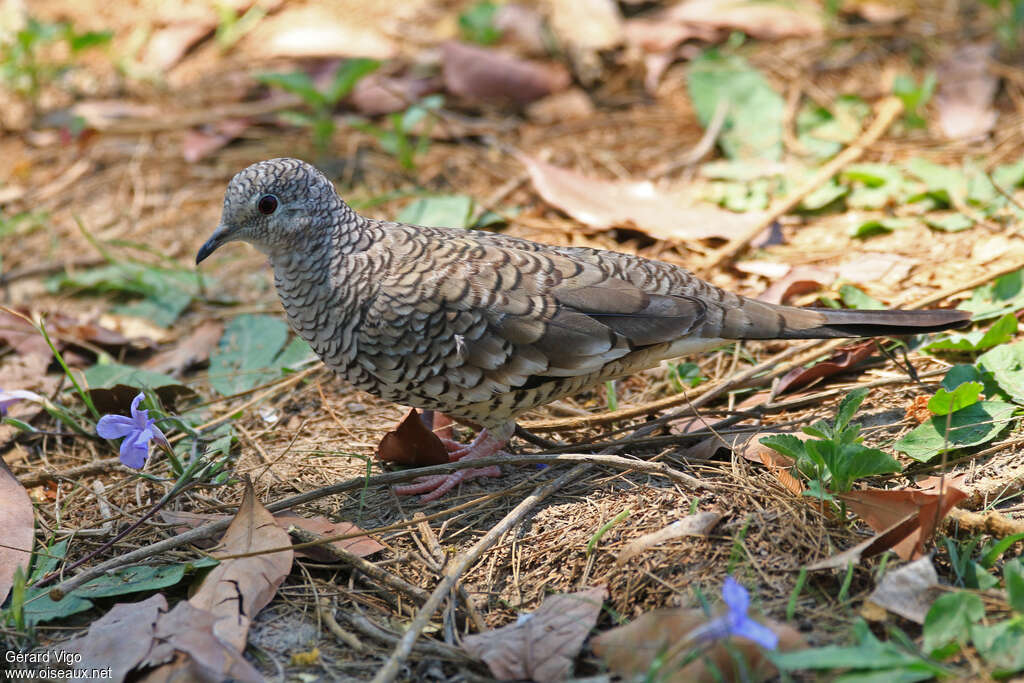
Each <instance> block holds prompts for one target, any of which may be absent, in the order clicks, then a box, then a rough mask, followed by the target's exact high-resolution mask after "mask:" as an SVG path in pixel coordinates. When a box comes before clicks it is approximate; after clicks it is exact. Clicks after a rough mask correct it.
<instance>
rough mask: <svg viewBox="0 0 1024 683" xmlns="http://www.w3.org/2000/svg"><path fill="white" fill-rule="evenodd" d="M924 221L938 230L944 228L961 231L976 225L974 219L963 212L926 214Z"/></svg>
mask: <svg viewBox="0 0 1024 683" xmlns="http://www.w3.org/2000/svg"><path fill="white" fill-rule="evenodd" d="M924 222H925V223H926V224H927V225H928V227H931V228H935V229H936V230H943V231H945V232H960V231H961V230H966V229H968V228H971V227H974V220H973V219H971V218H968V217H967V216H965V215H963V214H962V213H953V214H950V215H948V216H941V217H940V216H934V215H926V216H925V217H924Z"/></svg>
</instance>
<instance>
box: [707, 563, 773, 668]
mask: <svg viewBox="0 0 1024 683" xmlns="http://www.w3.org/2000/svg"><path fill="white" fill-rule="evenodd" d="M722 600H724V601H725V605H726V607H728V611H727V612H726V613H725V614H723V615H721V616H719V617H715V618H714V619H712V620H711V621H709V622H708V623H706V624H704V625H703V626H701V627H700V628H698V629H696V630H695V631H694V632H692V633H691V634H690V637H691V638H693V639H695V640H703V641H709V640H720V639H722V638H728V637H729V636H741V637H743V638H747V639H749V640H752V641H754V642H755V643H757V644H758V645H760V646H761V647H763V648H764V649H766V650H774V649H775V648H777V647H778V646H779V636H778V635H776V634H775V632H774V631H772V630H771V629H770V628H768V627H767V626H765V625H763V624H761V623H759V622H756V621H754V620H753V619H751V618H750V616H749V615H748V614H747V609H748V608H749V607H750V595H749V594H748V593H747V589H746V588H744V587H743V586H741V585H740V584H739V582H737V581H736V579H734V578H732V577H731V576H727V577H725V583H724V584H722Z"/></svg>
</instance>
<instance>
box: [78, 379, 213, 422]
mask: <svg viewBox="0 0 1024 683" xmlns="http://www.w3.org/2000/svg"><path fill="white" fill-rule="evenodd" d="M140 384H141V383H140ZM147 388H148V387H147ZM141 390H142V388H141V387H139V386H131V385H128V384H115V385H113V386H111V387H107V388H97V389H87V390H86V393H87V394H89V398H90V399H92V404H93V405H94V406H96V410H98V411H99V412H101V413H103V414H105V415H109V414H111V413H120V414H122V415H123V414H126V413H128V412H129V410H130V408H131V405H132V401H133V400H134V399H135V397H136V396H138V395H139V392H140V391H141ZM151 390H152V392H153V393H154V394H156V395H157V398H159V399H160V402H161V403H162V404H164V406H165V407H167V408H169V409H170V408H173V407H174V405H175V404H176V403H177V401H178V400H179V399H181V398H183V397H184V398H194V397H195V396H196V392H195V391H193V390H192V389H190V388H188V387H186V386H185V385H183V384H165V385H164V386H161V387H155V388H152V389H151Z"/></svg>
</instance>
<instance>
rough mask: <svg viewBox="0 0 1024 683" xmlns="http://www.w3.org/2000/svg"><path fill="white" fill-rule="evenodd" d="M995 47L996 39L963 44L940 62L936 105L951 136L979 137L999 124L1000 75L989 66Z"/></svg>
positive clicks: (946, 131) (949, 136) (952, 138)
mask: <svg viewBox="0 0 1024 683" xmlns="http://www.w3.org/2000/svg"><path fill="white" fill-rule="evenodd" d="M994 51H995V45H994V44H993V43H976V44H974V45H961V46H960V47H958V48H957V49H956V50H954V51H953V52H952V54H950V55H949V56H948V57H947V58H946V59H945V60H944V61H943V62H942V63H941V64H939V69H938V74H937V80H938V83H939V92H938V93H936V95H935V105H936V107H937V108H938V112H939V128H941V129H942V133H943V135H945V136H946V137H947V138H948V139H950V140H960V139H964V138H974V137H978V136H981V135H985V134H986V133H988V132H989V131H991V130H992V128H993V127H995V125H996V119H997V118H998V116H999V114H998V112H996V110H995V109H994V108H993V107H992V102H993V100H994V99H995V96H996V90H997V89H998V87H999V79H998V78H996V76H995V74H993V73H992V72H991V71H990V70H989V66H988V62H989V59H991V58H992V54H993V52H994Z"/></svg>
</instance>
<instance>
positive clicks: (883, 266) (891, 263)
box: [836, 251, 920, 287]
mask: <svg viewBox="0 0 1024 683" xmlns="http://www.w3.org/2000/svg"><path fill="white" fill-rule="evenodd" d="M918 263H920V261H918V260H917V259H912V258H907V257H906V256H900V255H899V254H888V253H885V252H879V251H873V252H866V253H863V254H858V255H856V256H853V257H852V258H850V259H848V260H846V261H844V262H843V263H840V264H839V265H838V266H836V274H837V275H838V276H839V277H841V278H842V279H844V280H849V281H850V282H854V283H872V284H879V285H881V286H883V287H894V286H896V285H898V284H899V283H901V282H903V281H904V280H905V279H907V275H909V274H910V270H911V269H912V268H913V267H914V266H916V265H917V264H918Z"/></svg>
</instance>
